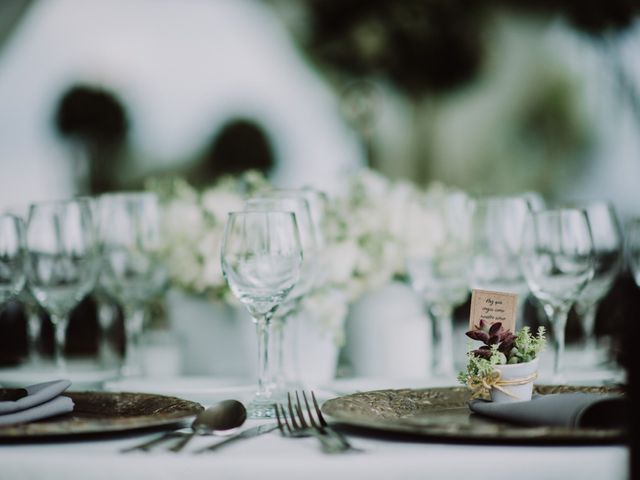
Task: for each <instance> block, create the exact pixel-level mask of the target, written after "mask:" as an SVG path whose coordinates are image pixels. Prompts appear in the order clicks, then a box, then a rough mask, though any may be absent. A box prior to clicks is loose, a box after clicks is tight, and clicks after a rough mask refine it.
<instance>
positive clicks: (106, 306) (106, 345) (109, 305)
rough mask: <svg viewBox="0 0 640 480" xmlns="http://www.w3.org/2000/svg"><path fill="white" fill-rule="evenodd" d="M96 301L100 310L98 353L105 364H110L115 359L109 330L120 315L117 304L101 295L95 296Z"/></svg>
mask: <svg viewBox="0 0 640 480" xmlns="http://www.w3.org/2000/svg"><path fill="white" fill-rule="evenodd" d="M95 301H96V304H97V310H98V326H99V327H100V332H99V337H100V342H99V351H98V355H99V357H100V361H101V363H102V364H103V365H108V364H110V363H111V362H112V361H113V356H114V352H113V348H112V346H111V343H110V341H109V330H110V329H111V328H112V326H113V323H114V322H115V319H116V317H117V315H118V311H117V307H116V305H115V304H114V303H113V302H112V301H110V300H108V299H106V298H103V297H101V296H100V295H96V296H95Z"/></svg>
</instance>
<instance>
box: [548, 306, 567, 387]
mask: <svg viewBox="0 0 640 480" xmlns="http://www.w3.org/2000/svg"><path fill="white" fill-rule="evenodd" d="M545 310H546V312H547V315H548V317H549V323H550V324H551V333H552V334H553V347H554V356H553V376H554V378H555V379H556V380H558V379H560V378H561V374H560V371H561V370H562V361H563V358H564V343H565V328H566V326H567V316H568V315H569V308H565V307H552V306H550V305H548V306H546V307H545Z"/></svg>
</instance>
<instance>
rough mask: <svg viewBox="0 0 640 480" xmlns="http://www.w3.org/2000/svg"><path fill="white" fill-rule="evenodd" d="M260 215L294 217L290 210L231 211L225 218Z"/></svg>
mask: <svg viewBox="0 0 640 480" xmlns="http://www.w3.org/2000/svg"><path fill="white" fill-rule="evenodd" d="M257 213H259V214H261V215H266V214H274V213H275V214H286V215H287V216H289V215H292V216H294V217H295V216H296V212H293V211H291V210H233V211H231V212H228V213H227V218H230V217H232V216H233V217H237V216H240V215H244V214H254V215H255V214H257Z"/></svg>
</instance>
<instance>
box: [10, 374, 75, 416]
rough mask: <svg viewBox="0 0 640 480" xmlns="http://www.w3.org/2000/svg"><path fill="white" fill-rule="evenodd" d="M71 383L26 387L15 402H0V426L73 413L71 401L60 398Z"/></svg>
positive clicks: (63, 381)
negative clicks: (23, 393) (23, 394)
mask: <svg viewBox="0 0 640 480" xmlns="http://www.w3.org/2000/svg"><path fill="white" fill-rule="evenodd" d="M70 385H71V382H70V381H69V380H54V381H52V382H44V383H38V384H36V385H31V386H29V387H26V388H25V389H24V391H25V392H26V395H25V396H23V397H21V398H18V399H17V400H7V401H0V426H3V425H13V424H16V423H26V422H32V421H34V420H39V419H41V418H47V417H52V416H54V415H60V414H62V413H68V412H71V411H73V400H71V399H70V398H69V397H64V396H61V395H60V394H61V393H62V392H64V391H65V390H66V389H67V388H69V386H70Z"/></svg>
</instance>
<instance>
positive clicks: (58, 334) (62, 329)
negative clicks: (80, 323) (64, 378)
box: [50, 313, 69, 371]
mask: <svg viewBox="0 0 640 480" xmlns="http://www.w3.org/2000/svg"><path fill="white" fill-rule="evenodd" d="M50 315H51V323H52V324H53V359H54V361H55V364H56V367H57V368H58V370H60V371H64V370H66V369H67V362H66V361H65V356H64V354H65V347H66V345H67V324H68V323H69V322H68V319H67V316H66V315H59V314H56V313H51V314H50Z"/></svg>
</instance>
